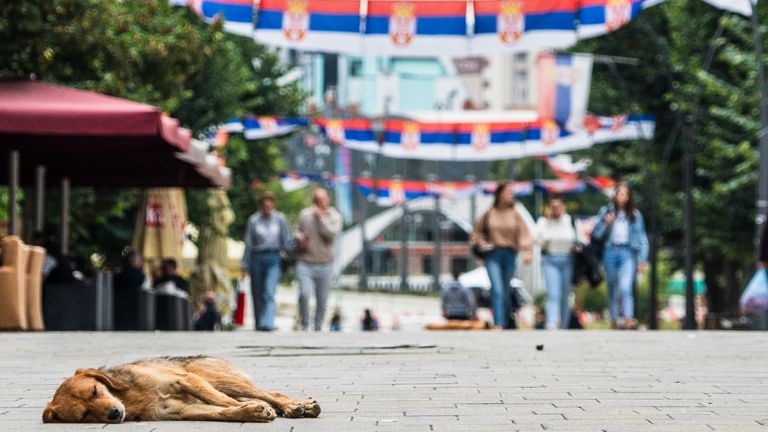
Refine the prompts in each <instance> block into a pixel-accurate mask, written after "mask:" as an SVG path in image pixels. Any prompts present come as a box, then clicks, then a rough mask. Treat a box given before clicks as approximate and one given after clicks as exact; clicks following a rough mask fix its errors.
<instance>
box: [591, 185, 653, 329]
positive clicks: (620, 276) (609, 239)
mask: <svg viewBox="0 0 768 432" xmlns="http://www.w3.org/2000/svg"><path fill="white" fill-rule="evenodd" d="M592 239H593V241H597V242H601V243H603V244H604V253H603V266H604V267H605V275H606V278H607V279H608V310H609V311H610V314H611V326H612V327H613V328H618V322H619V318H620V317H619V305H621V318H623V326H624V328H628V329H631V328H635V327H636V324H637V323H636V321H635V318H634V309H635V299H634V295H633V293H632V284H633V282H634V280H635V273H639V274H642V273H643V272H644V271H645V268H646V266H647V263H648V237H647V236H646V234H645V224H644V223H643V215H642V214H641V213H640V211H639V210H637V209H636V208H635V204H634V202H633V201H632V189H631V188H630V187H629V185H628V184H626V183H619V184H618V185H616V189H615V194H614V198H613V203H612V204H609V205H607V206H604V207H603V208H601V209H600V213H598V215H597V224H596V225H595V229H594V231H592Z"/></svg>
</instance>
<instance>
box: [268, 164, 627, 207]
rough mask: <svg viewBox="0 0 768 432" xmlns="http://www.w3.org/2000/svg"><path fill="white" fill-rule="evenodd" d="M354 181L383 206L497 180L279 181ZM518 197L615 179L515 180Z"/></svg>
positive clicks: (607, 185)
mask: <svg viewBox="0 0 768 432" xmlns="http://www.w3.org/2000/svg"><path fill="white" fill-rule="evenodd" d="M340 181H344V182H351V183H353V184H354V185H356V186H357V188H358V189H359V190H360V192H361V193H362V194H363V195H366V196H368V195H370V194H371V193H372V192H373V190H374V189H375V191H376V202H377V203H378V204H379V205H381V206H391V205H397V204H399V203H402V202H403V201H408V200H413V199H416V198H423V197H428V196H440V197H445V198H452V199H459V198H465V197H469V196H471V195H473V194H476V193H483V194H486V195H492V194H493V193H494V191H495V190H496V186H497V183H496V182H493V181H482V182H454V181H435V182H428V181H418V180H399V179H375V180H374V179H371V178H364V177H355V178H351V179H349V178H344V179H342V178H337V177H335V176H333V175H330V174H310V173H299V172H285V173H282V174H280V183H281V185H282V186H283V189H284V190H285V191H286V192H292V191H296V190H299V189H302V188H304V187H307V186H309V185H310V183H311V182H318V183H323V184H325V185H328V186H333V185H335V184H336V183H337V182H340ZM512 185H513V190H514V192H515V195H516V196H517V197H525V196H530V195H532V194H533V193H534V191H535V190H542V191H545V192H547V193H552V194H576V193H582V192H585V191H587V190H594V191H600V192H604V191H607V190H609V189H611V188H613V186H614V181H613V179H611V178H609V177H589V178H586V179H583V180H582V179H568V178H559V179H547V180H529V181H516V182H513V183H512Z"/></svg>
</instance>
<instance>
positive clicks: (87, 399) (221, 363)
mask: <svg viewBox="0 0 768 432" xmlns="http://www.w3.org/2000/svg"><path fill="white" fill-rule="evenodd" d="M278 415H282V416H284V417H294V418H295V417H317V416H318V415H320V406H319V405H318V404H317V402H315V400H314V399H312V398H309V399H307V400H305V401H304V402H300V401H297V400H294V399H291V398H289V397H287V396H285V395H282V394H280V393H269V392H266V391H264V390H260V389H258V388H256V387H255V386H254V385H253V384H252V383H251V380H250V378H249V377H248V376H247V375H246V374H244V373H243V372H242V371H240V370H238V369H237V368H235V367H234V366H233V365H232V364H231V363H229V362H228V361H226V360H223V359H219V358H214V357H204V356H198V357H163V358H155V359H148V360H141V361H137V362H134V363H129V364H125V365H120V366H116V367H113V368H103V367H102V368H100V369H78V370H77V371H76V372H75V375H74V376H72V377H69V378H67V379H66V380H65V381H64V382H63V383H62V384H61V386H59V388H58V390H56V394H54V396H53V400H52V401H51V402H49V403H48V406H47V407H46V408H45V411H44V412H43V422H45V423H53V422H60V423H120V422H122V421H151V420H210V421H232V422H268V421H271V420H274V419H275V418H276V417H277V416H278Z"/></svg>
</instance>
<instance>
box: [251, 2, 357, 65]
mask: <svg viewBox="0 0 768 432" xmlns="http://www.w3.org/2000/svg"><path fill="white" fill-rule="evenodd" d="M361 4H362V3H361V2H360V1H359V0H261V1H260V2H259V9H258V13H257V14H256V32H255V34H254V38H255V40H256V42H258V43H262V44H265V45H272V46H279V47H284V48H294V49H299V50H305V51H325V52H337V53H349V54H360V53H361V52H362V50H363V47H362V35H361V33H360V30H361V27H360V24H361V10H360V8H361V7H362V6H361Z"/></svg>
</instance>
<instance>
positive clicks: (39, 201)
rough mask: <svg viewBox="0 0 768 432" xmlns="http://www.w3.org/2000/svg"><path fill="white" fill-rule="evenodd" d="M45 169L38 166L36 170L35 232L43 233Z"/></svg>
mask: <svg viewBox="0 0 768 432" xmlns="http://www.w3.org/2000/svg"><path fill="white" fill-rule="evenodd" d="M44 206H45V167H44V166H42V165H38V166H37V169H36V170H35V232H38V233H39V232H41V231H43V214H44V213H43V212H44V210H45V208H44Z"/></svg>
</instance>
